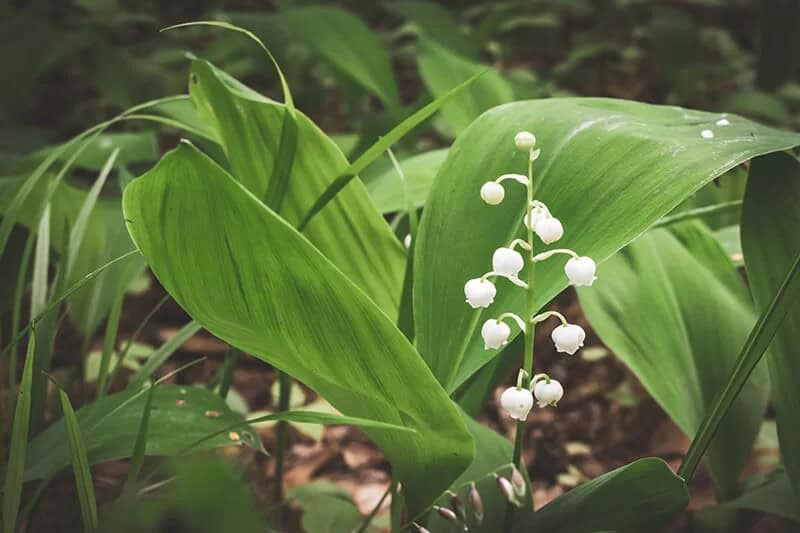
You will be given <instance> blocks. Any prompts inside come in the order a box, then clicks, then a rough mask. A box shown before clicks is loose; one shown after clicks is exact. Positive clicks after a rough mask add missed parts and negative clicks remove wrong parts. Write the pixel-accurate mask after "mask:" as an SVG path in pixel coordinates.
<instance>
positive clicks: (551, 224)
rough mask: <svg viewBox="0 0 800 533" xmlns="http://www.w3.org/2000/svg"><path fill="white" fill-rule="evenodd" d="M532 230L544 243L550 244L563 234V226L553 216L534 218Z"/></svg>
mask: <svg viewBox="0 0 800 533" xmlns="http://www.w3.org/2000/svg"><path fill="white" fill-rule="evenodd" d="M535 224H536V225H535V227H534V231H535V232H536V235H538V236H539V238H540V239H542V242H543V243H545V244H551V243H554V242H556V241H557V240H559V239H560V238H561V237H563V236H564V226H562V225H561V221H559V220H558V219H557V218H555V217H544V218H540V219H539V220H535Z"/></svg>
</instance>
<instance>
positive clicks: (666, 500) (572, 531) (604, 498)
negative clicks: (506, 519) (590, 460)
mask: <svg viewBox="0 0 800 533" xmlns="http://www.w3.org/2000/svg"><path fill="white" fill-rule="evenodd" d="M688 503H689V491H688V490H687V488H686V484H685V483H684V482H683V480H682V479H681V478H679V477H678V476H676V475H675V474H674V473H673V472H672V470H670V468H669V466H667V464H666V463H665V462H664V461H662V460H661V459H656V458H654V457H648V458H646V459H640V460H638V461H634V462H633V463H630V464H627V465H625V466H623V467H620V468H617V469H616V470H612V471H611V472H608V473H607V474H603V475H602V476H600V477H597V478H595V479H593V480H592V481H589V482H588V483H585V484H583V485H580V486H578V487H576V488H574V489H572V490H571V491H569V492H567V493H566V494H564V495H563V496H560V497H559V498H556V499H555V500H553V501H552V502H550V503H549V504H547V505H545V506H544V507H542V508H541V509H539V510H538V511H536V512H535V513H533V512H531V511H522V512H520V515H521V516H520V517H519V518H518V519H517V520H516V521H515V523H514V526H515V527H514V531H520V532H522V531H536V533H550V532H552V533H585V532H586V531H617V530H623V531H657V530H658V528H659V527H660V526H663V525H666V523H668V522H669V520H671V519H672V518H673V517H674V516H675V515H676V514H678V513H679V512H681V511H682V510H683V509H685V508H686V505H687V504H688Z"/></svg>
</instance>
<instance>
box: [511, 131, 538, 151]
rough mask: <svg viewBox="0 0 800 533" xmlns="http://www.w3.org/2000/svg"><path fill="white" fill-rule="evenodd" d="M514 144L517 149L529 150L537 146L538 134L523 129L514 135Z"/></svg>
mask: <svg viewBox="0 0 800 533" xmlns="http://www.w3.org/2000/svg"><path fill="white" fill-rule="evenodd" d="M514 144H515V145H516V147H517V150H521V151H523V152H527V151H528V150H530V149H531V148H533V147H534V146H536V136H535V135H534V134H533V133H531V132H529V131H521V132H519V133H517V134H516V135H515V136H514Z"/></svg>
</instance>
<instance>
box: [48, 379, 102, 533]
mask: <svg viewBox="0 0 800 533" xmlns="http://www.w3.org/2000/svg"><path fill="white" fill-rule="evenodd" d="M58 397H59V399H60V400H61V410H62V411H63V413H64V418H63V419H62V422H63V423H64V425H65V426H66V429H67V440H68V442H69V451H70V462H71V463H72V472H73V473H74V474H75V487H76V489H77V492H78V503H79V504H80V507H81V517H82V518H83V527H84V529H85V530H86V531H94V530H95V529H97V500H96V499H95V496H94V481H93V480H92V471H91V470H90V468H89V458H88V455H87V454H88V452H87V450H86V444H85V442H84V439H83V435H82V434H81V428H80V424H79V422H78V417H77V416H75V411H74V410H73V409H72V404H71V403H70V401H69V397H68V396H67V393H66V392H64V391H63V390H61V389H59V391H58Z"/></svg>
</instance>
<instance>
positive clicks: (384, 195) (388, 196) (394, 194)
mask: <svg viewBox="0 0 800 533" xmlns="http://www.w3.org/2000/svg"><path fill="white" fill-rule="evenodd" d="M446 157H447V149H446V148H442V149H439V150H431V151H430V152H424V153H421V154H417V155H413V156H411V157H409V158H407V159H404V160H402V161H401V162H400V164H401V165H402V167H403V172H404V173H405V176H406V182H407V183H408V188H409V193H410V195H411V200H412V201H413V202H414V205H415V206H417V207H422V206H424V205H425V199H426V198H427V197H428V192H429V191H430V189H431V184H432V183H433V178H434V177H435V176H436V172H437V171H438V170H439V167H440V166H442V163H443V162H444V160H445V158H446ZM365 185H366V186H367V191H369V195H370V196H371V197H372V201H373V202H374V203H375V205H376V206H377V207H378V209H380V210H381V212H382V213H393V212H396V211H402V210H403V209H404V208H405V200H404V198H403V186H402V184H401V183H400V180H398V179H397V171H396V170H395V169H394V168H390V169H387V170H386V171H385V172H382V173H381V174H380V175H378V176H375V177H374V178H372V179H370V180H368V181H366V183H365Z"/></svg>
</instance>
